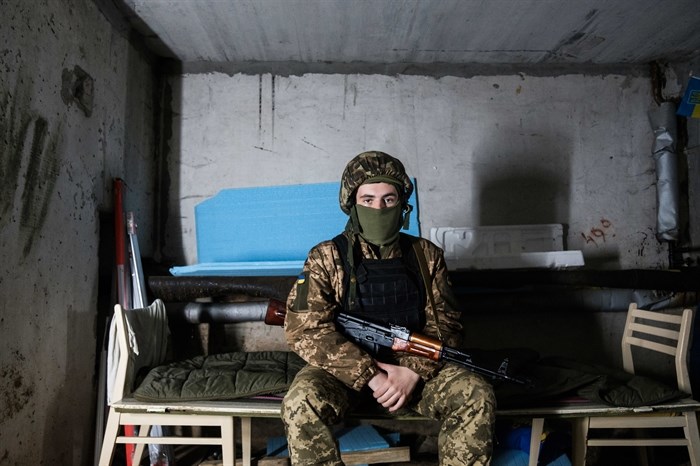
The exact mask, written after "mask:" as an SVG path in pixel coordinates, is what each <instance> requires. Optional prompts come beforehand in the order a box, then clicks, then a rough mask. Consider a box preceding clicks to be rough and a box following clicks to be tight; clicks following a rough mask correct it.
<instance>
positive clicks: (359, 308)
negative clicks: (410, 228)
mask: <svg viewBox="0 0 700 466" xmlns="http://www.w3.org/2000/svg"><path fill="white" fill-rule="evenodd" d="M333 242H334V243H335V245H336V247H337V248H338V252H339V254H340V257H341V259H342V261H343V268H344V270H345V281H344V283H343V309H344V311H345V312H347V313H348V314H354V315H357V316H359V317H362V318H364V319H367V320H370V321H373V322H377V323H381V324H394V325H400V326H402V327H406V328H408V329H409V330H411V331H420V330H422V329H423V327H424V326H425V302H426V295H425V293H426V291H425V285H424V282H423V279H422V276H421V272H420V266H419V264H418V259H417V258H416V253H415V251H414V250H413V244H412V242H411V237H410V236H408V235H404V234H400V235H399V246H400V247H401V257H400V258H395V259H367V258H363V257H362V251H361V246H360V245H359V244H358V243H357V242H356V243H355V244H354V248H353V259H354V262H355V276H356V277H357V285H356V286H357V299H356V302H355V304H354V305H353V304H352V303H350V302H349V295H350V293H348V290H349V287H350V286H353V285H352V284H351V283H350V277H351V271H350V265H349V263H348V260H347V253H348V239H347V237H346V236H345V235H342V234H341V235H338V236H336V237H335V238H333Z"/></svg>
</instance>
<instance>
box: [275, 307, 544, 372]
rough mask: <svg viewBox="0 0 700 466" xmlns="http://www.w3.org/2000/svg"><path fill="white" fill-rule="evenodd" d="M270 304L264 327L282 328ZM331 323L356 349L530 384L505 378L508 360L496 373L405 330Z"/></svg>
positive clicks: (341, 317) (280, 315) (352, 320)
mask: <svg viewBox="0 0 700 466" xmlns="http://www.w3.org/2000/svg"><path fill="white" fill-rule="evenodd" d="M270 301H271V302H270V306H269V307H268V311H267V312H268V313H267V316H266V318H265V323H267V324H268V325H282V324H283V323H284V318H285V314H286V309H285V307H284V305H283V303H280V305H278V304H277V303H273V302H272V301H273V300H270ZM335 323H336V325H337V327H338V329H339V330H340V331H341V332H342V333H343V334H344V335H345V336H346V337H348V338H349V339H350V340H352V341H354V342H355V343H357V344H359V345H360V346H364V347H372V346H375V345H377V346H383V347H388V348H391V349H392V351H396V352H403V353H409V354H414V355H416V356H422V357H424V358H428V359H432V360H433V361H448V362H453V363H455V364H459V365H460V366H463V367H466V368H467V369H469V370H470V371H472V372H475V373H477V374H480V375H484V376H486V377H490V378H492V379H500V380H507V381H509V382H514V383H517V384H521V385H528V384H529V383H530V382H529V381H528V380H527V379H523V378H520V377H515V376H512V375H509V374H508V358H505V359H504V360H503V361H501V363H500V365H499V367H498V369H497V370H492V369H489V368H487V367H484V366H481V365H479V364H476V363H474V362H473V360H472V356H471V355H470V354H468V353H465V352H463V351H460V350H457V349H455V348H450V347H449V346H445V345H443V343H442V342H441V341H440V340H438V339H436V338H432V337H429V336H426V335H421V334H418V333H415V332H411V331H409V330H408V329H407V328H406V327H401V326H398V325H382V324H377V323H374V322H370V321H367V320H364V319H362V318H359V317H357V316H352V315H349V314H345V313H339V314H338V315H337V316H336V319H335Z"/></svg>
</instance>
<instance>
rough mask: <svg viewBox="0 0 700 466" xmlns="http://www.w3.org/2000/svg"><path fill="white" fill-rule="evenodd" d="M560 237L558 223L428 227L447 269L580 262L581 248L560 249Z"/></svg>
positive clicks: (514, 266) (526, 266)
mask: <svg viewBox="0 0 700 466" xmlns="http://www.w3.org/2000/svg"><path fill="white" fill-rule="evenodd" d="M563 238H564V228H563V226H562V225H561V224H543V225H504V226H483V227H466V228H456V227H438V228H431V229H430V239H431V241H433V242H434V243H435V244H437V245H438V246H440V247H441V248H442V249H443V250H444V251H445V260H446V261H447V266H448V268H449V269H450V270H457V269H494V268H531V267H537V268H542V267H546V268H561V267H577V266H582V265H583V256H582V254H581V252H580V251H564V250H563V249H564V239H563Z"/></svg>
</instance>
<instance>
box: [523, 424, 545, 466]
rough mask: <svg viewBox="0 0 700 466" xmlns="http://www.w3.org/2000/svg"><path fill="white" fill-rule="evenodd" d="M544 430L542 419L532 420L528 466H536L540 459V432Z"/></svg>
mask: <svg viewBox="0 0 700 466" xmlns="http://www.w3.org/2000/svg"><path fill="white" fill-rule="evenodd" d="M543 430H544V418H541V417H535V418H532V428H531V431H530V459H529V461H528V463H527V464H528V466H537V460H538V459H539V457H540V444H541V443H542V431H543Z"/></svg>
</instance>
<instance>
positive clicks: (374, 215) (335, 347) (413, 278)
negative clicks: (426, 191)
mask: <svg viewBox="0 0 700 466" xmlns="http://www.w3.org/2000/svg"><path fill="white" fill-rule="evenodd" d="M412 192H413V183H412V182H411V179H410V178H409V177H408V176H407V175H406V172H405V169H404V166H403V164H402V163H401V162H400V161H399V160H398V159H396V158H394V157H392V156H390V155H388V154H385V153H383V152H363V153H361V154H359V155H358V156H356V157H355V158H353V159H352V160H351V161H350V162H349V163H348V165H347V166H346V168H345V171H344V172H343V175H342V179H341V186H340V208H341V209H342V210H343V212H345V213H346V214H348V215H349V219H348V223H347V226H346V228H345V231H344V232H343V233H342V234H340V235H338V236H337V237H336V238H333V239H332V240H328V241H324V242H322V243H320V244H318V245H317V246H315V247H314V248H312V249H311V251H310V252H309V255H308V258H307V260H306V262H305V264H304V269H303V272H302V274H301V275H300V276H299V279H298V280H297V283H296V285H295V286H294V287H293V288H292V290H291V292H290V294H289V298H288V301H287V316H286V320H285V335H286V338H287V341H288V343H289V345H290V347H291V349H292V350H293V351H294V352H296V353H297V354H299V356H301V357H302V358H303V359H304V360H306V361H307V363H308V364H307V365H306V366H305V367H304V368H303V369H302V370H301V371H300V372H299V373H298V374H297V376H296V377H295V379H294V381H293V382H292V385H291V387H290V389H289V391H288V392H287V395H286V396H285V398H284V401H283V404H282V419H283V421H284V425H285V431H286V434H287V441H288V445H289V453H290V458H291V461H292V464H293V465H294V466H302V465H327V466H331V465H333V466H336V465H342V464H343V462H342V461H341V459H340V453H339V451H338V447H337V442H336V440H335V438H334V436H333V433H332V430H331V427H332V426H333V424H336V423H338V422H340V421H342V419H343V417H344V415H345V413H346V412H347V410H348V409H349V408H350V407H351V406H353V405H354V404H355V403H356V402H357V401H358V400H359V399H361V398H362V396H363V394H371V395H372V396H373V397H374V400H376V403H378V404H379V405H381V406H382V407H383V408H385V409H387V410H388V411H390V412H396V411H397V410H399V409H401V408H409V409H412V410H414V411H416V412H418V413H420V414H422V415H424V416H428V417H431V418H433V419H437V420H439V421H441V427H440V433H439V437H438V449H439V452H438V453H439V457H440V464H441V465H451V466H465V465H487V464H489V462H490V459H491V452H492V435H493V424H494V418H495V408H496V406H495V405H496V400H495V396H494V393H493V389H492V387H491V385H490V384H489V383H488V382H487V381H485V380H484V379H483V378H482V377H481V376H479V375H476V374H474V373H472V372H470V371H468V370H467V369H465V368H463V367H460V366H457V365H454V364H451V363H447V364H443V363H438V362H434V361H432V360H429V359H426V358H421V357H418V356H414V355H409V354H406V353H392V352H391V351H382V350H381V349H379V350H376V351H375V350H374V349H366V348H364V347H361V346H359V345H357V344H355V343H353V342H352V341H349V340H348V339H347V338H346V337H345V336H344V335H343V334H342V333H340V332H339V331H338V330H337V329H336V326H335V324H334V317H335V315H336V313H338V312H346V313H349V314H356V315H359V316H361V317H363V318H365V319H368V320H373V321H375V322H379V323H383V324H387V323H392V324H397V325H401V326H404V327H407V328H408V329H409V330H411V331H415V332H419V333H422V334H424V335H429V336H432V337H435V338H439V339H441V340H442V341H443V342H444V343H445V344H446V345H448V346H452V347H456V346H459V344H460V341H461V333H462V332H461V330H462V326H461V323H460V320H459V317H460V313H459V311H458V310H457V306H456V305H455V304H456V303H455V300H454V297H453V295H452V292H451V290H450V284H449V282H448V275H447V268H446V265H445V259H444V255H443V251H442V250H441V249H440V248H438V247H437V246H436V245H434V244H433V243H431V242H430V241H428V240H426V239H423V238H417V237H414V236H410V235H406V234H404V233H400V230H401V228H402V227H403V228H408V219H409V215H410V211H411V206H410V205H409V204H408V200H409V197H410V195H411V193H412ZM366 398H368V397H366ZM370 400H371V398H370Z"/></svg>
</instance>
